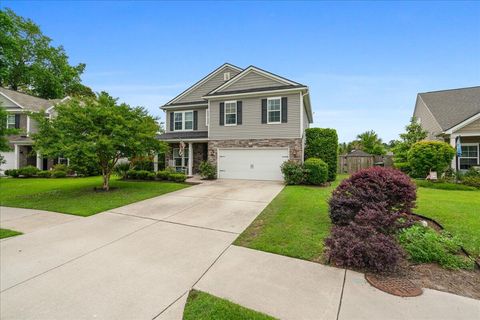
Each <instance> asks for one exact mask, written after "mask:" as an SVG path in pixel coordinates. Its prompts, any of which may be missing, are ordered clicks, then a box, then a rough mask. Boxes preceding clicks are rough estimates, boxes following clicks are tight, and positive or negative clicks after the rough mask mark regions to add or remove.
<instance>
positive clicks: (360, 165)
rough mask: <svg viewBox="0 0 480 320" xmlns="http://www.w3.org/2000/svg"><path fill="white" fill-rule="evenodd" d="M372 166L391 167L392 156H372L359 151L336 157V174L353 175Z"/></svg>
mask: <svg viewBox="0 0 480 320" xmlns="http://www.w3.org/2000/svg"><path fill="white" fill-rule="evenodd" d="M373 166H383V167H391V166H392V156H390V155H386V156H374V155H371V154H368V153H366V152H363V151H361V150H354V151H352V152H350V153H349V154H346V155H340V156H338V173H347V174H353V173H355V172H358V171H360V170H362V169H366V168H370V167H373Z"/></svg>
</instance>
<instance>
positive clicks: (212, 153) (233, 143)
mask: <svg viewBox="0 0 480 320" xmlns="http://www.w3.org/2000/svg"><path fill="white" fill-rule="evenodd" d="M286 147H288V148H289V152H290V160H294V161H298V162H301V161H302V157H303V150H302V139H300V138H298V139H240V140H210V141H209V142H208V161H210V162H211V163H213V164H215V165H217V148H286Z"/></svg>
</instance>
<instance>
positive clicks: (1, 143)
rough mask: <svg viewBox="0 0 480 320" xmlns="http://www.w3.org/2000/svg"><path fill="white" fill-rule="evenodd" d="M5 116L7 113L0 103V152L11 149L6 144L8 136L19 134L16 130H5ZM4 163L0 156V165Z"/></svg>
mask: <svg viewBox="0 0 480 320" xmlns="http://www.w3.org/2000/svg"><path fill="white" fill-rule="evenodd" d="M7 116H8V113H7V111H5V109H4V108H3V107H2V103H1V102H0V151H4V152H6V151H10V150H11V149H12V148H11V147H10V144H9V143H8V136H9V135H12V134H17V133H18V132H19V130H18V129H13V128H7ZM4 163H5V159H4V157H3V156H2V155H1V154H0V165H2V164H4Z"/></svg>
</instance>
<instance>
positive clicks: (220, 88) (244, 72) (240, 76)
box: [207, 66, 302, 95]
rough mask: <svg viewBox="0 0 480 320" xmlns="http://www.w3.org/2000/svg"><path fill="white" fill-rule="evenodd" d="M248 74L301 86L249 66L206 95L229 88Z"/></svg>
mask: <svg viewBox="0 0 480 320" xmlns="http://www.w3.org/2000/svg"><path fill="white" fill-rule="evenodd" d="M250 72H257V73H259V74H261V75H263V76H265V77H267V78H270V79H272V80H276V81H279V82H282V83H285V84H286V85H293V86H298V85H302V84H300V83H298V82H295V81H292V80H288V79H286V78H284V77H281V76H278V75H276V74H273V73H271V72H269V71H265V70H263V69H260V68H257V67H255V66H249V67H248V68H247V69H245V70H243V71H242V72H240V73H239V74H237V75H236V76H235V77H233V78H232V79H230V81H227V82H225V83H224V84H222V85H221V86H219V87H217V88H215V89H213V90H212V91H210V92H209V93H207V95H211V94H213V93H215V92H218V91H219V90H223V89H225V88H228V87H229V86H231V85H232V84H234V83H236V82H237V81H239V80H240V79H242V78H243V77H245V76H246V75H247V74H248V73H250Z"/></svg>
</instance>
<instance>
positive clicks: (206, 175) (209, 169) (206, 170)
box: [198, 161, 217, 180]
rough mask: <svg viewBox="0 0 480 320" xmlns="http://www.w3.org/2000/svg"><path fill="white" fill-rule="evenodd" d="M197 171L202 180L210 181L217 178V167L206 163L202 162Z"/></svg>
mask: <svg viewBox="0 0 480 320" xmlns="http://www.w3.org/2000/svg"><path fill="white" fill-rule="evenodd" d="M198 169H199V171H200V176H201V177H202V179H206V180H212V179H215V178H216V177H217V167H216V166H215V165H213V164H211V163H210V162H208V161H202V163H200V166H199V167H198Z"/></svg>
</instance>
